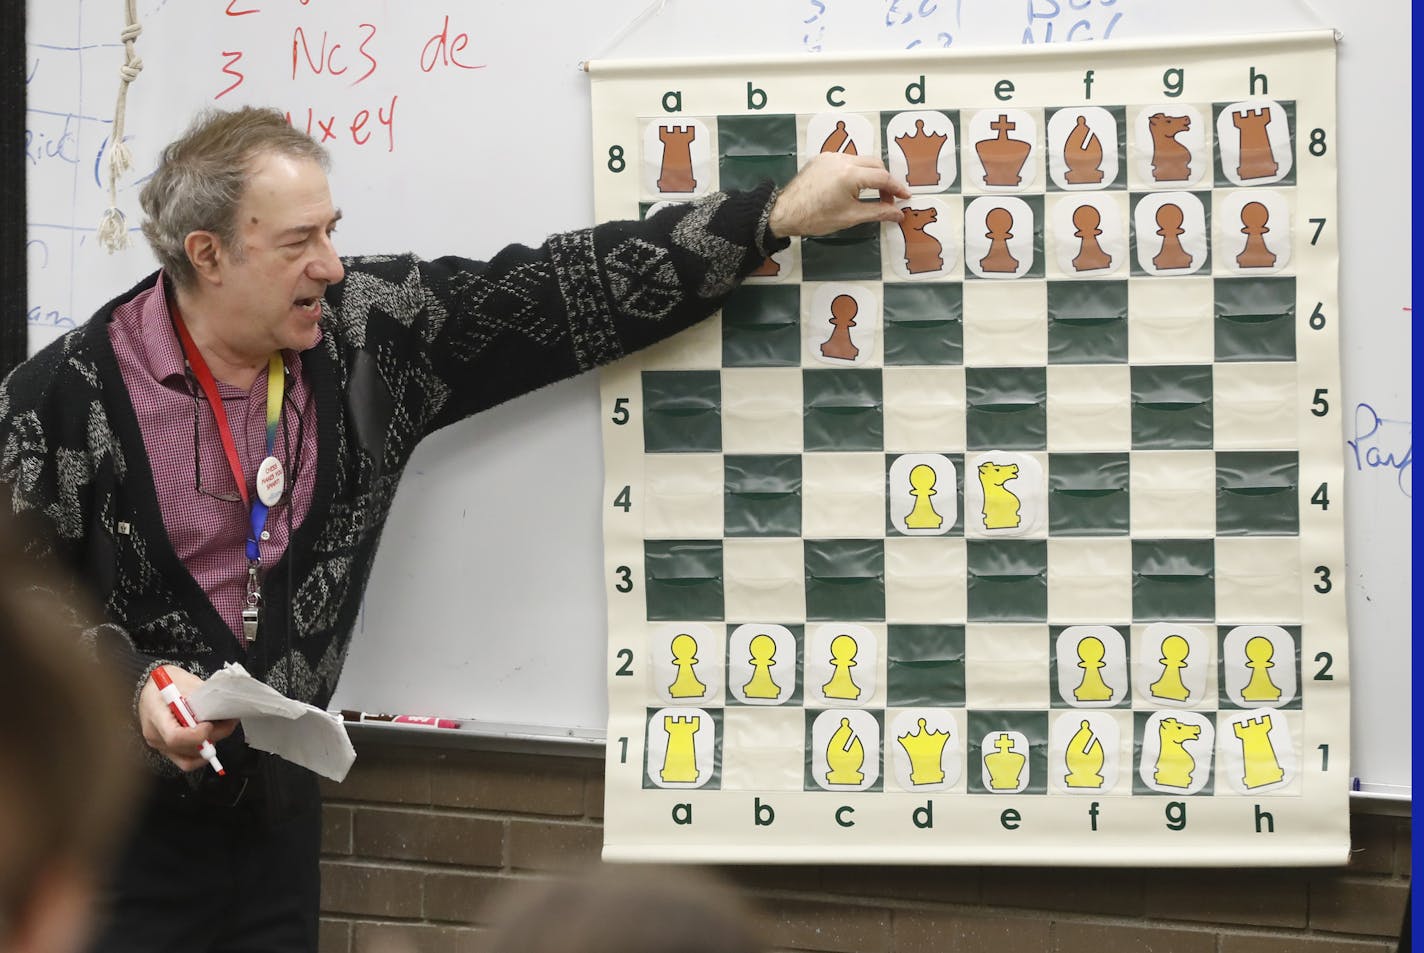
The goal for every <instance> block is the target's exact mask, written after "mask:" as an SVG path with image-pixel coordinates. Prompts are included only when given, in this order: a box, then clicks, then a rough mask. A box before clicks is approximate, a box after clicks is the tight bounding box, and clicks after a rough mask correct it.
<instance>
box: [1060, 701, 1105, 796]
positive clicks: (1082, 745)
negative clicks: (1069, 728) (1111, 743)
mask: <svg viewBox="0 0 1424 953" xmlns="http://www.w3.org/2000/svg"><path fill="white" fill-rule="evenodd" d="M1104 760H1105V758H1104V755H1103V745H1102V742H1100V741H1099V740H1098V737H1097V735H1095V734H1093V728H1092V726H1091V725H1089V724H1088V720H1087V719H1086V718H1085V719H1083V721H1082V722H1081V724H1080V726H1079V728H1078V730H1077V731H1076V732H1074V733H1073V737H1072V738H1070V739H1068V750H1067V751H1065V752H1064V753H1063V763H1064V765H1065V766H1066V767H1067V768H1068V774H1067V775H1066V776H1065V777H1064V778H1063V783H1064V784H1066V785H1067V786H1068V787H1070V788H1100V787H1102V786H1103V775H1102V770H1103V761H1104Z"/></svg>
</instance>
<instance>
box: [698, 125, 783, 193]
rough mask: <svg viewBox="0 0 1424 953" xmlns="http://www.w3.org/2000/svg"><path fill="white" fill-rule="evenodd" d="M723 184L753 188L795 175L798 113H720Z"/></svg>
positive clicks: (737, 187) (718, 142)
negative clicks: (747, 114)
mask: <svg viewBox="0 0 1424 953" xmlns="http://www.w3.org/2000/svg"><path fill="white" fill-rule="evenodd" d="M717 152H718V155H719V156H720V159H719V164H720V171H721V180H720V181H721V187H722V188H723V189H752V188H755V187H756V186H758V185H760V184H761V183H762V182H763V181H765V180H766V179H770V180H771V181H773V182H775V183H776V184H777V185H785V184H786V183H787V182H790V181H791V179H792V178H793V177H794V176H795V175H796V117H795V116H718V117H717Z"/></svg>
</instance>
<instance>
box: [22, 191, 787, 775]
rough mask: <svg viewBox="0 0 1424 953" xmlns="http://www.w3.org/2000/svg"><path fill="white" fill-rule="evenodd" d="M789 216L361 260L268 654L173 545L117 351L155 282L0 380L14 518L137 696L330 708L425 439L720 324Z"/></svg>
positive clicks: (325, 342) (721, 199)
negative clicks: (192, 691) (221, 611)
mask: <svg viewBox="0 0 1424 953" xmlns="http://www.w3.org/2000/svg"><path fill="white" fill-rule="evenodd" d="M773 199H774V193H773V191H772V188H771V186H770V185H769V184H767V185H764V186H762V187H761V188H760V189H757V190H755V191H752V192H746V193H719V194H716V195H713V196H710V197H708V198H707V199H704V200H702V201H700V202H697V203H695V204H692V205H684V206H678V207H673V208H669V209H667V210H664V211H662V212H660V213H658V214H657V215H655V216H653V217H651V218H650V219H649V220H647V221H645V222H615V223H609V224H605V225H600V226H597V227H595V228H592V229H586V230H582V231H575V232H571V233H567V234H563V235H557V236H553V237H551V238H550V239H549V240H548V241H547V242H546V243H545V244H544V245H543V246H541V247H540V248H538V249H530V248H526V247H523V246H511V247H509V248H506V249H504V250H503V251H501V252H500V253H499V254H498V255H496V256H495V257H494V258H493V259H492V260H490V261H489V262H487V263H486V262H476V261H470V260H467V259H461V258H440V259H437V260H434V261H422V260H418V259H415V258H414V257H411V256H390V257H361V258H353V259H347V260H345V262H344V263H345V266H346V277H345V279H344V280H343V281H342V282H341V283H340V284H338V285H333V286H331V287H330V288H328V289H327V293H326V300H325V306H324V308H325V314H324V316H323V324H322V327H323V338H322V341H321V343H320V344H319V345H318V346H317V347H316V348H314V349H312V350H311V351H307V352H306V353H305V354H304V355H303V367H304V373H305V374H307V375H308V376H309V380H310V382H311V386H312V389H313V392H314V397H315V402H316V408H317V427H318V448H319V449H318V454H317V463H316V466H317V475H316V483H315V490H314V496H313V500H312V504H311V508H310V510H309V512H308V514H307V516H306V518H305V520H304V521H303V522H302V524H301V525H300V526H299V527H296V528H295V531H294V535H293V537H292V541H291V545H290V547H289V548H288V551H287V555H286V556H285V557H284V559H283V560H282V562H280V563H278V564H277V565H276V566H274V567H272V568H271V569H270V570H269V571H268V573H267V575H266V579H265V581H264V583H263V603H264V605H265V606H266V607H267V608H266V610H265V612H266V615H265V617H264V619H263V623H262V631H263V633H264V637H263V638H261V639H258V640H257V641H256V642H255V643H253V645H252V648H251V650H250V651H245V650H244V649H243V648H242V647H241V645H240V644H239V642H238V641H237V639H235V638H234V637H233V634H232V632H231V630H230V629H229V628H228V627H227V625H226V624H225V623H224V622H223V620H222V618H221V617H220V616H219V615H218V613H217V612H216V610H214V609H213V607H212V605H211V603H210V602H209V601H208V599H207V597H206V596H205V595H204V594H203V592H202V591H201V590H200V589H199V588H198V586H197V584H196V583H195V582H194V580H193V578H192V576H191V575H189V573H188V572H187V570H186V569H185V568H184V566H183V565H182V564H181V563H180V562H179V560H178V557H177V556H176V554H175V553H174V551H173V548H172V546H171V545H170V544H169V542H168V538H167V535H166V533H165V531H164V527H163V521H162V517H161V516H160V513H159V508H158V502H157V498H156V495H155V493H154V489H153V480H152V476H151V474H150V471H149V466H148V461H147V459H146V458H145V455H144V452H143V442H142V438H141V435H140V432H139V427H138V421H137V418H136V417H135V414H134V411H133V407H132V405H131V404H130V402H129V400H128V396H127V393H126V391H125V389H124V384H123V380H122V378H121V376H120V373H119V368H118V364H117V363H116V361H115V358H114V353H113V350H112V348H111V347H110V345H109V338H108V334H107V330H106V324H107V321H108V320H109V317H110V315H111V313H112V311H113V309H114V308H115V307H116V306H117V305H118V304H119V303H121V302H123V301H126V300H128V299H129V298H131V297H132V296H134V295H135V294H137V293H138V292H139V291H141V290H142V289H144V288H146V287H151V286H152V284H153V281H154V280H155V278H154V277H153V276H150V277H149V278H147V279H145V280H144V281H143V282H141V283H140V284H139V285H138V286H136V287H135V288H133V289H131V290H130V291H128V292H126V293H125V294H124V295H122V296H120V297H119V298H117V299H115V300H114V301H112V302H110V303H109V304H107V305H105V306H104V308H103V309H101V310H100V311H99V313H98V314H97V315H95V317H94V318H93V319H92V320H90V321H89V322H87V323H86V324H84V325H83V326H81V327H79V328H77V329H75V330H74V331H72V332H70V333H69V334H67V335H65V336H64V337H63V338H61V339H59V340H58V341H55V342H54V343H53V344H51V345H50V346H49V347H46V348H45V349H44V350H42V351H41V352H40V353H38V354H36V355H35V356H34V357H33V358H31V359H30V360H29V361H27V362H25V363H24V364H22V365H20V366H19V367H18V368H16V369H15V370H14V371H13V372H12V373H11V374H10V375H9V376H8V377H7V378H6V379H5V380H4V381H3V383H0V507H3V508H4V509H13V510H14V511H15V512H17V513H21V514H27V516H26V519H27V520H28V522H27V523H25V524H24V525H27V526H29V527H31V529H30V530H29V532H32V534H33V535H32V537H31V538H30V539H29V540H28V541H27V542H28V543H29V546H30V549H31V551H33V552H34V554H35V555H36V556H37V557H39V556H53V557H57V559H58V561H59V562H60V563H61V564H62V565H63V566H64V567H66V568H67V570H68V571H69V572H70V573H73V574H75V575H77V576H78V577H79V578H80V579H81V580H83V582H85V583H87V584H88V585H89V587H90V588H91V589H92V591H93V593H94V594H95V595H96V596H97V597H98V600H99V603H100V605H101V607H102V609H103V610H104V613H105V616H106V622H105V623H104V624H102V625H99V626H97V627H92V628H87V629H85V630H84V634H83V638H84V639H86V640H88V642H89V643H90V644H91V646H92V649H93V651H94V653H95V654H96V655H98V656H99V657H100V658H102V659H105V660H106V661H107V662H108V663H109V664H114V665H117V666H119V667H120V668H121V670H122V671H124V672H125V673H126V674H127V675H128V676H130V677H131V678H132V684H133V685H134V689H135V693H134V697H135V699H137V694H138V691H139V690H140V689H141V688H142V686H143V679H144V678H145V677H146V675H147V673H148V671H149V670H150V669H151V668H152V667H154V666H155V665H157V664H159V663H160V662H171V663H176V664H178V665H181V666H183V667H184V668H187V669H189V670H190V671H193V672H195V673H197V674H199V675H201V676H205V677H206V676H207V675H209V674H211V673H213V672H214V671H217V670H218V669H220V668H221V667H222V665H223V663H225V662H242V663H243V664H244V665H245V666H246V667H247V669H248V670H249V671H250V672H251V673H252V674H253V675H255V676H256V677H258V678H260V679H262V680H264V681H266V682H268V683H269V684H271V685H272V686H273V687H275V688H276V689H278V690H279V691H281V692H283V693H284V694H286V695H288V696H290V697H292V698H296V699H298V700H300V701H304V702H309V703H311V704H314V705H317V706H325V705H326V703H327V701H328V700H329V699H330V697H331V694H332V691H333V690H334V688H335V685H336V680H337V677H338V676H339V674H340V672H341V667H342V662H343V660H344V658H345V655H346V650H347V647H348V645H349V644H350V639H351V632H352V628H353V625H354V621H355V619H356V615H357V611H358V608H359V603H360V597H361V594H362V592H363V590H364V588H365V585H366V582H367V578H368V576H369V574H370V570H371V565H372V561H373V559H374V557H375V554H376V545H377V542H378V540H379V538H380V535H381V529H382V527H383V525H384V524H385V522H386V516H387V514H388V513H389V511H390V507H391V502H392V500H393V498H394V496H395V492H396V484H397V483H398V482H399V480H400V478H401V474H402V472H403V470H404V469H405V466H406V462H407V461H408V460H409V458H410V455H411V452H412V451H413V450H414V449H415V446H416V444H417V443H419V441H420V440H421V438H423V437H425V436H426V435H427V434H429V433H431V432H433V431H435V430H437V429H439V428H441V427H444V426H446V425H448V424H450V423H453V422H455V421H457V420H460V419H462V418H464V417H467V416H469V415H471V414H475V413H478V412H479V411H482V410H485V409H487V408H489V407H493V406H495V405H496V404H499V403H500V402H502V401H505V400H508V399H509V398H511V397H515V396H517V395H520V394H524V393H527V392H529V391H532V390H534V389H536V388H539V387H542V386H544V385H546V384H549V383H552V382H554V381H558V380H562V379H564V378H567V377H571V376H573V375H575V374H578V373H580V372H582V371H585V370H588V369H590V368H593V367H595V366H598V365H601V364H606V363H608V362H610V361H613V360H616V359H618V358H620V357H622V356H624V355H625V354H628V353H631V352H633V351H636V350H638V349H640V348H642V347H645V346H647V345H649V344H652V343H654V342H656V341H659V340H661V339H663V338H665V337H667V336H669V335H670V334H673V333H674V332H676V331H678V330H681V329H683V328H685V327H688V326H689V325H692V324H694V323H696V322H698V321H700V320H702V319H703V318H705V317H706V316H707V315H709V314H711V313H712V312H713V311H714V310H715V309H716V308H718V307H719V306H720V305H721V303H722V300H723V299H724V298H725V296H726V295H727V294H728V293H730V292H731V291H732V290H733V289H734V288H735V287H736V286H737V284H738V283H739V282H740V279H741V278H742V277H744V276H745V275H746V274H747V273H748V272H750V271H752V270H753V269H755V268H756V266H757V265H758V264H759V263H760V262H761V261H762V260H763V259H764V258H765V257H766V256H767V255H768V254H769V253H770V252H771V251H773V250H775V249H776V248H779V247H782V246H784V244H785V243H784V241H778V240H776V239H775V238H774V237H773V236H772V234H771V232H770V231H769V229H768V227H767V219H768V216H769V213H770V208H771V205H772V202H773ZM36 527H38V528H37V529H36ZM288 561H290V566H288V565H287V563H288ZM289 581H290V584H289ZM269 633H270V634H271V635H270V636H269V635H268V634H269ZM278 633H289V635H283V636H279V635H277V634H278ZM151 761H153V762H154V767H155V768H157V769H159V770H160V771H162V770H164V769H163V767H162V765H163V764H166V762H162V763H159V762H158V761H157V759H151ZM170 770H171V769H170Z"/></svg>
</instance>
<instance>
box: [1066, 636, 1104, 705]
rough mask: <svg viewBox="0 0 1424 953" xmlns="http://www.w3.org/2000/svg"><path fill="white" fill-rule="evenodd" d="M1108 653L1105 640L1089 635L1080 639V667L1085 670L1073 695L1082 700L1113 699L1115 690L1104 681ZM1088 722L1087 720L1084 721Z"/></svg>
mask: <svg viewBox="0 0 1424 953" xmlns="http://www.w3.org/2000/svg"><path fill="white" fill-rule="evenodd" d="M1107 654H1108V650H1107V647H1106V646H1104V645H1103V640H1102V639H1100V638H1098V637H1097V636H1093V635H1089V636H1086V637H1084V638H1081V639H1079V640H1078V667H1079V668H1081V669H1082V670H1083V680H1082V681H1081V682H1079V683H1078V687H1077V688H1075V689H1073V697H1074V698H1076V699H1077V700H1078V701H1080V702H1107V701H1112V697H1113V692H1112V689H1111V688H1109V687H1108V684H1107V682H1105V681H1103V672H1102V669H1103V665H1104V664H1105V663H1104V662H1103V656H1105V655H1107ZM1084 724H1087V722H1084Z"/></svg>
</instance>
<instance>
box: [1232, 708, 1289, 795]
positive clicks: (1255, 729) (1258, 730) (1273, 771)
mask: <svg viewBox="0 0 1424 953" xmlns="http://www.w3.org/2000/svg"><path fill="white" fill-rule="evenodd" d="M1231 731H1232V733H1233V734H1235V735H1236V737H1237V738H1238V739H1240V741H1241V760H1242V762H1243V763H1244V765H1245V772H1244V776H1243V777H1242V779H1241V783H1242V784H1244V785H1246V787H1248V788H1259V787H1263V786H1264V785H1267V784H1275V783H1276V782H1277V781H1279V780H1280V779H1281V778H1284V777H1285V776H1286V772H1285V769H1284V768H1282V767H1281V761H1280V759H1279V758H1277V757H1276V749H1275V746H1274V745H1272V744H1271V716H1270V715H1262V716H1261V717H1260V718H1252V719H1250V720H1248V721H1246V722H1237V723H1236V724H1234V725H1232V726H1231Z"/></svg>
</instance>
